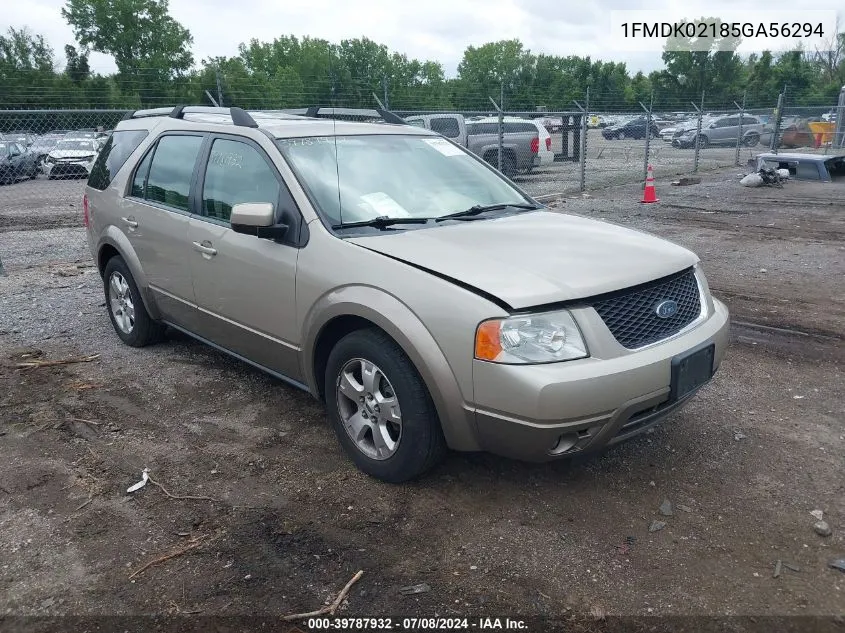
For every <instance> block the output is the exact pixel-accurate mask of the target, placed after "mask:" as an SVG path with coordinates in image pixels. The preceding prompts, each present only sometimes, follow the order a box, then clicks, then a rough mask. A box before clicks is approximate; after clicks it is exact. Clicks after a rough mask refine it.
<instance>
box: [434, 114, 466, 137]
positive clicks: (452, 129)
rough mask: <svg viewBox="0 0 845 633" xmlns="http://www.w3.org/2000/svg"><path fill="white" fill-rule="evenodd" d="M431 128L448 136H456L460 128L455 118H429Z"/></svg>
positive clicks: (459, 132)
mask: <svg viewBox="0 0 845 633" xmlns="http://www.w3.org/2000/svg"><path fill="white" fill-rule="evenodd" d="M431 130H432V131H433V132H437V133H438V134H442V135H443V136H446V137H448V138H458V137H459V136H460V135H461V128H460V126H459V125H458V120H457V119H451V118H436V119H431Z"/></svg>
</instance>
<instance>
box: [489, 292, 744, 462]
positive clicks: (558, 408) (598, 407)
mask: <svg viewBox="0 0 845 633" xmlns="http://www.w3.org/2000/svg"><path fill="white" fill-rule="evenodd" d="M708 312H709V314H708V316H707V318H706V319H705V320H704V321H702V322H701V323H700V324H699V325H698V326H696V327H695V328H693V329H691V330H689V331H687V332H686V333H683V334H680V335H679V336H676V337H675V338H670V339H667V340H666V341H664V342H661V343H658V344H656V345H653V346H650V347H648V348H646V349H643V350H639V351H634V352H626V353H622V354H620V355H616V354H608V353H606V352H607V351H609V350H610V348H608V347H605V348H604V349H602V345H601V344H599V345H598V346H597V348H598V349H592V348H591V352H593V355H592V356H591V357H589V358H585V359H583V360H578V361H570V362H565V363H550V364H546V365H499V364H494V363H486V362H483V361H474V366H473V383H474V388H475V401H476V406H475V407H474V413H475V420H476V425H477V436H478V440H479V445H480V446H481V448H482V449H483V450H485V451H489V452H491V453H496V454H499V455H503V456H505V457H511V458H515V459H522V460H526V461H549V460H552V459H556V458H559V457H564V456H570V455H572V454H575V453H581V452H586V451H593V450H597V449H600V448H602V447H604V446H607V445H610V444H615V443H617V442H620V441H622V440H625V439H628V438H630V437H633V436H634V435H637V434H639V433H642V432H643V431H645V430H646V429H648V428H649V427H651V426H653V425H654V424H656V423H657V422H659V421H660V420H661V419H662V418H663V417H665V416H666V415H668V414H670V413H671V412H673V411H675V410H677V409H678V408H680V407H681V406H683V405H684V404H686V402H687V401H688V400H689V398H690V397H691V396H692V395H693V394H688V395H687V396H686V397H684V398H682V399H680V400H678V401H675V402H670V401H669V397H670V396H669V393H670V386H671V385H670V382H671V363H672V359H673V358H674V357H676V356H678V355H679V354H683V353H685V352H688V351H689V350H692V349H694V348H696V347H698V346H700V345H705V344H708V343H713V344H714V345H715V355H714V360H713V371H714V373H715V371H716V369H717V368H718V367H719V364H720V362H721V360H722V357H723V356H724V353H725V349H726V348H727V345H728V330H729V316H728V310H727V308H726V307H725V306H724V305H723V304H722V303H721V302H719V301H717V300H715V299H713V304H712V307H710V308H709V310H708ZM595 318H598V315H595ZM607 334H608V336H609V335H610V333H609V332H607ZM603 356H604V358H603Z"/></svg>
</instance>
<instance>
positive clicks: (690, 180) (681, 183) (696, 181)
mask: <svg viewBox="0 0 845 633" xmlns="http://www.w3.org/2000/svg"><path fill="white" fill-rule="evenodd" d="M672 184H673V185H674V186H675V187H686V186H688V185H700V184H701V178H698V177H697V176H685V177H683V178H678V179H677V180H673V181H672Z"/></svg>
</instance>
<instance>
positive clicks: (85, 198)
mask: <svg viewBox="0 0 845 633" xmlns="http://www.w3.org/2000/svg"><path fill="white" fill-rule="evenodd" d="M82 224H83V226H85V228H86V229H87V228H88V194H87V193H86V194H85V195H83V196H82Z"/></svg>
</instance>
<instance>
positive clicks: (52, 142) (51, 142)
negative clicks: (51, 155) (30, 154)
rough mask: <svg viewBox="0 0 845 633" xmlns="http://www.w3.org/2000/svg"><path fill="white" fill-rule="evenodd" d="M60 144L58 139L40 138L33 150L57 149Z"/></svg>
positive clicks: (33, 145) (34, 144)
mask: <svg viewBox="0 0 845 633" xmlns="http://www.w3.org/2000/svg"><path fill="white" fill-rule="evenodd" d="M58 142H59V139H57V138H40V139H38V140H37V141H35V142H34V143H33V144H32V149H45V148H50V147H55V146H56V144H57V143H58Z"/></svg>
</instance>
